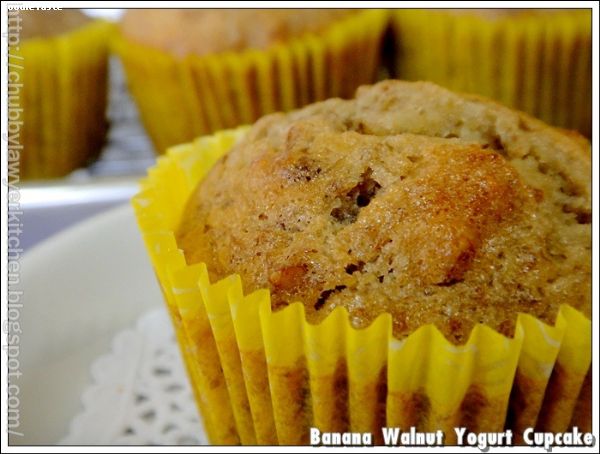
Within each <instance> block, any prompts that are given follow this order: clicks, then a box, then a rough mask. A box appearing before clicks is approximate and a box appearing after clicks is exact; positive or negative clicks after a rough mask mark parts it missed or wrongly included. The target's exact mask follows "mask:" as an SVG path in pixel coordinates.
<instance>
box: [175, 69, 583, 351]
mask: <svg viewBox="0 0 600 454" xmlns="http://www.w3.org/2000/svg"><path fill="white" fill-rule="evenodd" d="M590 218H591V214H590V150H589V145H588V144H587V142H586V141H585V140H584V139H582V138H580V137H578V136H576V135H571V134H569V133H565V132H562V131H559V130H557V129H554V128H551V127H548V126H546V125H544V124H543V123H541V122H539V121H537V120H534V119H532V118H530V117H528V116H526V115H525V114H522V113H520V112H516V111H512V110H510V109H508V108H505V107H502V106H500V105H497V104H494V103H492V102H490V101H487V100H484V99H481V98H477V97H473V96H463V95H458V94H454V93H452V92H449V91H447V90H444V89H442V88H440V87H437V86H435V85H432V84H429V83H419V82H417V83H409V82H399V81H385V82H381V83H379V84H377V85H374V86H369V87H362V88H360V89H359V90H358V92H357V95H356V98H355V99H353V100H347V101H344V100H339V99H332V100H328V101H325V102H322V103H318V104H313V105H311V106H308V107H306V108H303V109H301V110H298V111H295V112H292V113H289V114H274V115H270V116H267V117H264V118H263V119H261V120H259V121H258V122H257V123H256V124H255V125H254V126H253V127H252V128H251V130H250V131H249V133H248V134H247V135H246V136H245V137H244V138H243V139H242V141H241V142H240V143H238V144H237V145H236V146H235V147H234V148H233V149H232V150H231V151H230V152H229V153H228V154H227V155H226V156H224V157H223V158H222V159H221V160H220V161H218V162H217V164H216V165H215V166H214V168H213V169H212V170H211V171H210V172H209V174H208V175H207V176H206V178H204V179H203V181H201V182H200V183H199V185H198V187H197V188H196V190H195V191H194V193H193V194H192V195H191V197H190V199H189V201H188V204H187V207H186V209H185V211H184V213H183V217H182V220H181V224H180V226H179V229H178V232H177V241H178V245H179V247H180V248H181V249H182V250H183V251H184V253H185V256H186V260H187V261H188V263H190V264H191V263H196V262H199V261H204V262H206V264H207V266H208V270H209V273H210V275H211V278H212V279H219V278H222V277H225V276H227V275H229V274H231V273H239V274H240V275H241V277H242V282H243V284H244V288H245V291H246V292H250V291H253V290H256V289H258V288H263V287H266V288H269V289H270V290H271V300H272V305H273V307H274V308H275V309H277V308H280V307H283V306H285V305H287V304H289V303H291V302H295V301H301V302H302V303H303V304H304V305H305V307H306V313H307V318H308V319H309V321H311V322H319V321H321V320H322V319H323V318H324V317H325V316H326V315H327V314H328V313H330V312H331V311H332V310H333V309H334V308H335V307H337V306H343V307H345V308H346V309H347V310H348V312H349V313H350V317H351V321H352V323H353V324H354V325H355V326H359V327H362V326H366V325H368V324H369V323H370V322H371V321H373V320H374V319H375V318H376V317H377V316H378V315H379V314H381V313H384V312H389V313H390V314H391V315H392V319H393V329H394V334H395V335H396V336H397V337H399V338H402V337H404V336H406V335H408V334H410V333H411V332H413V331H414V330H415V329H417V328H418V327H419V326H422V325H423V324H427V323H435V325H436V326H437V327H438V328H439V329H440V330H441V331H442V332H443V333H444V335H445V336H446V337H447V338H448V339H450V340H451V341H453V342H455V343H462V342H465V341H466V340H467V339H468V336H469V333H470V331H471V329H472V328H473V326H474V325H475V324H477V323H485V324H487V325H489V326H491V327H493V328H495V329H497V330H498V331H500V332H502V333H504V334H507V335H512V334H513V332H514V326H515V321H516V313H517V312H526V313H530V314H532V315H534V316H536V317H539V318H540V319H542V320H544V321H546V322H549V323H552V322H554V319H555V316H556V314H557V311H558V307H559V305H560V304H563V303H566V304H571V305H572V306H574V307H576V308H578V309H580V310H582V311H583V312H584V313H585V314H587V315H588V316H589V314H590V305H591V294H590V289H591V283H590V280H591V275H590V261H591V231H590V230H591V229H590Z"/></svg>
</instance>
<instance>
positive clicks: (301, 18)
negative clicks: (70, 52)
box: [121, 9, 353, 56]
mask: <svg viewBox="0 0 600 454" xmlns="http://www.w3.org/2000/svg"><path fill="white" fill-rule="evenodd" d="M352 11H353V10H348V9H346V10H343V9H169V10H154V9H135V10H129V11H127V13H126V14H125V16H124V17H123V21H122V24H121V28H122V30H123V33H124V34H125V35H126V36H128V37H129V38H131V39H133V40H134V41H137V42H139V43H141V44H147V45H149V46H153V47H156V48H158V49H162V50H165V51H168V52H171V53H173V54H175V55H178V56H185V55H188V54H194V55H205V54H210V53H215V52H224V51H240V50H244V49H250V48H252V49H264V48H266V47H268V46H270V45H271V44H274V43H276V42H280V41H285V40H287V39H290V38H292V37H296V36H299V35H302V34H304V33H309V32H312V33H318V32H320V31H321V30H323V29H324V28H326V27H327V26H328V25H329V24H331V23H332V22H333V21H336V20H338V19H341V18H343V17H345V16H347V15H349V14H351V13H352Z"/></svg>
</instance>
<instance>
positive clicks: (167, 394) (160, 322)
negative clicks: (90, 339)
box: [61, 309, 207, 445]
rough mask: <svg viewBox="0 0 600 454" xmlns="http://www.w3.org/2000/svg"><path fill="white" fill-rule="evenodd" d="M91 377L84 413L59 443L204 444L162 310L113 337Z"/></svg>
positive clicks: (168, 325) (194, 409) (96, 362)
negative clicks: (110, 347)
mask: <svg viewBox="0 0 600 454" xmlns="http://www.w3.org/2000/svg"><path fill="white" fill-rule="evenodd" d="M91 375H92V384H91V385H90V386H89V387H88V388H87V389H86V390H85V391H84V393H83V395H82V402H83V410H82V412H81V413H80V414H79V415H77V416H76V417H75V418H74V419H73V420H72V421H71V425H70V429H69V434H68V435H67V436H66V437H65V438H63V439H62V440H61V443H62V444H77V445H111V444H118V445H199V444H207V440H206V435H205V434H204V429H203V428H202V424H201V423H200V420H199V417H198V413H197V410H196V404H195V402H194V398H193V395H192V391H191V389H190V385H189V383H188V379H187V376H186V372H185V369H184V366H183V363H182V361H181V357H180V354H179V347H178V346H177V343H176V341H175V336H174V334H173V329H172V326H171V321H170V319H169V316H168V314H167V313H166V312H165V310H164V309H155V310H152V311H151V312H148V313H146V314H145V315H143V316H142V317H141V318H140V319H139V320H138V322H137V324H136V326H135V328H133V329H128V330H125V331H122V332H120V333H119V334H117V336H115V338H114V340H113V345H112V351H111V352H110V353H109V354H107V355H104V356H102V357H100V358H98V359H97V360H96V361H95V362H94V363H93V364H92V367H91Z"/></svg>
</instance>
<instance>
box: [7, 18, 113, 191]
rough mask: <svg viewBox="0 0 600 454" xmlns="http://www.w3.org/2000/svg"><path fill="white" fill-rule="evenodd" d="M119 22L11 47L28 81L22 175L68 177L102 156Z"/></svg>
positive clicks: (22, 100)
mask: <svg viewBox="0 0 600 454" xmlns="http://www.w3.org/2000/svg"><path fill="white" fill-rule="evenodd" d="M112 29H113V26H112V25H111V24H109V23H106V22H103V21H95V22H93V23H90V24H88V25H86V26H84V27H82V28H80V29H78V30H75V31H72V32H69V33H65V34H62V35H59V36H56V37H52V38H33V39H29V40H25V41H22V42H21V43H20V45H19V49H18V50H16V49H13V50H11V54H12V55H13V57H9V60H10V63H11V64H13V66H12V67H11V69H12V70H15V71H16V72H17V73H18V74H19V82H18V83H20V84H22V86H21V87H20V89H19V91H18V95H16V97H15V102H17V99H18V103H19V107H20V108H22V109H23V110H22V111H21V116H20V120H21V121H22V122H23V123H22V126H21V130H20V135H19V141H20V144H21V145H22V147H23V148H22V150H21V152H20V177H21V178H26V179H33V178H50V177H59V176H63V175H66V174H67V173H69V172H70V171H72V170H74V169H76V168H78V167H81V166H82V165H85V164H86V163H87V162H88V161H90V160H91V159H93V158H94V157H96V156H97V155H98V154H99V152H100V149H101V148H102V144H103V142H104V136H105V133H106V130H107V122H106V118H105V110H106V93H107V58H108V48H109V44H108V41H109V39H110V35H111V31H112Z"/></svg>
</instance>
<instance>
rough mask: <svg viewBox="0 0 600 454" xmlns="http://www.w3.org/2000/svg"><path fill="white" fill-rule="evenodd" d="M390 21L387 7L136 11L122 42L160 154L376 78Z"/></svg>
mask: <svg viewBox="0 0 600 454" xmlns="http://www.w3.org/2000/svg"><path fill="white" fill-rule="evenodd" d="M386 25H387V12H386V11H383V10H369V11H360V10H336V9H302V10H294V9H278V10H263V9H258V10H257V9H218V10H210V9H202V10H194V9H170V10H130V11H128V12H127V13H126V14H125V16H124V18H123V21H122V24H121V34H120V38H119V39H118V41H117V45H116V50H117V52H118V53H119V55H120V57H121V59H122V61H123V63H124V66H125V70H126V73H127V77H128V81H129V85H130V89H131V91H132V93H133V95H134V98H135V100H136V101H137V104H138V107H139V110H140V113H141V116H142V120H143V122H144V125H145V126H146V129H147V131H148V133H149V135H150V137H151V138H152V140H153V142H154V145H155V148H156V150H157V151H158V152H159V153H163V152H164V151H165V150H166V148H167V147H168V146H171V145H174V144H178V143H183V142H186V141H189V140H192V139H193V138H194V137H197V136H199V135H202V134H205V133H209V132H213V131H217V130H220V129H223V128H230V127H234V126H238V125H241V124H246V123H251V122H252V121H254V120H256V119H257V118H258V117H260V116H262V115H264V114H266V113H270V112H274V111H278V110H281V111H287V110H291V109H293V108H296V107H299V106H302V105H304V104H308V103H310V102H314V101H317V100H322V99H325V98H328V97H331V96H342V97H350V96H352V94H353V92H354V90H355V89H356V88H357V87H358V86H359V85H360V84H364V83H369V82H373V81H374V78H375V76H376V72H377V68H378V62H379V47H380V41H381V37H382V34H383V31H384V28H385V26H386ZM166 119H168V121H166Z"/></svg>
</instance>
